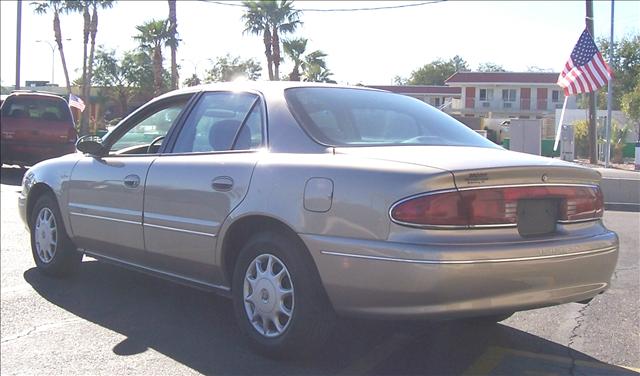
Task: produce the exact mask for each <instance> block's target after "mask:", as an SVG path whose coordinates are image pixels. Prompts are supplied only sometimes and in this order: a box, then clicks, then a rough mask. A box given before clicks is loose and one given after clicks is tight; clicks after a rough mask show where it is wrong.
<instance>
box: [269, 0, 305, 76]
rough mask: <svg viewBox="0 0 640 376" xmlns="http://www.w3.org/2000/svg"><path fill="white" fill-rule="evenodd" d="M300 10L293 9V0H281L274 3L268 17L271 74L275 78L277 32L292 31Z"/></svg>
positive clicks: (298, 19) (277, 51) (277, 68)
mask: <svg viewBox="0 0 640 376" xmlns="http://www.w3.org/2000/svg"><path fill="white" fill-rule="evenodd" d="M301 14H302V12H301V11H299V10H295V9H293V0H282V1H280V3H279V4H278V3H277V2H276V3H275V7H274V11H273V13H272V14H271V16H270V17H269V19H270V24H271V45H272V48H273V75H274V76H275V78H276V80H279V79H280V61H281V56H280V37H279V35H278V34H279V33H282V34H283V35H284V34H287V33H293V32H294V31H295V30H296V29H297V28H298V26H300V25H302V21H300V15H301Z"/></svg>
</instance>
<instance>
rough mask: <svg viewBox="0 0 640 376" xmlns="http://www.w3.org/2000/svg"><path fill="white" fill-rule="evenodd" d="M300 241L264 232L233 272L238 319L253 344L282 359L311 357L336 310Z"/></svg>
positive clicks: (244, 252)
mask: <svg viewBox="0 0 640 376" xmlns="http://www.w3.org/2000/svg"><path fill="white" fill-rule="evenodd" d="M303 252H307V250H306V248H305V247H304V245H303V244H301V242H300V241H298V240H296V239H291V238H290V237H287V236H285V235H283V234H280V233H276V232H261V233H258V234H256V235H254V236H252V237H251V238H250V239H249V240H248V241H247V243H246V244H245V245H244V246H243V248H242V250H241V251H240V254H239V256H238V260H237V261H236V265H235V269H234V273H233V285H232V286H233V292H232V294H233V301H234V310H235V315H236V320H237V322H238V325H239V327H240V329H241V330H242V332H243V334H244V335H245V336H246V337H247V338H248V340H249V342H250V344H251V345H252V347H254V348H255V349H256V350H258V351H259V352H261V353H263V354H265V355H267V356H271V357H277V358H292V357H300V356H308V355H310V354H313V353H314V352H315V351H316V350H317V349H319V348H320V347H321V346H322V345H323V344H324V342H325V341H326V340H327V338H328V336H329V334H330V332H331V329H332V327H333V326H334V323H335V314H334V312H333V309H332V308H331V306H330V303H329V301H328V299H327V297H326V294H325V292H324V290H323V288H322V286H321V283H320V281H319V277H317V271H316V270H315V266H314V265H309V264H311V263H312V262H311V261H309V260H308V259H307V258H306V255H305V254H304V253H303Z"/></svg>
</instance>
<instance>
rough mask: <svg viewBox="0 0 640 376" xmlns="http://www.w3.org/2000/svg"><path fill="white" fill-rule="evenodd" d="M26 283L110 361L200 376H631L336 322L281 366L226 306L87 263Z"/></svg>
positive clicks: (566, 352)
mask: <svg viewBox="0 0 640 376" xmlns="http://www.w3.org/2000/svg"><path fill="white" fill-rule="evenodd" d="M24 278H25V280H26V281H27V282H28V283H29V284H30V285H31V286H32V287H33V288H34V289H35V291H36V292H37V293H38V294H40V295H41V296H42V297H43V298H45V299H46V300H47V301H49V302H51V303H53V304H55V305H57V306H59V307H61V308H63V309H65V310H67V311H69V312H71V313H73V314H75V315H77V316H79V317H81V318H83V319H85V320H88V321H90V322H93V323H95V324H97V325H100V326H102V327H104V328H107V329H109V330H111V331H114V332H117V333H120V334H122V335H123V336H125V337H126V339H125V340H123V341H122V342H120V343H119V344H117V345H116V346H115V347H114V348H113V349H111V351H113V353H115V354H117V355H121V356H128V355H133V354H138V353H142V352H144V351H146V350H147V349H153V350H155V351H158V352H160V353H162V354H164V355H165V356H167V357H170V358H172V359H173V360H175V361H177V362H179V363H181V364H183V365H185V366H187V367H189V368H191V369H193V370H196V371H198V372H200V373H203V374H212V373H216V374H297V375H305V374H314V375H317V374H439V375H440V374H462V373H481V374H525V373H532V371H533V372H534V373H550V372H556V371H560V373H565V372H572V371H574V370H575V369H576V367H582V369H580V372H582V373H589V372H588V370H589V368H588V367H592V368H593V367H595V369H598V370H600V371H602V370H607V374H612V375H618V374H627V372H628V373H629V374H631V372H630V371H627V370H625V369H623V368H619V367H614V366H610V365H608V364H606V363H602V362H599V361H598V360H596V359H594V358H591V357H589V356H587V355H585V354H583V353H580V352H577V351H575V350H572V349H569V348H567V347H565V346H562V345H559V344H557V343H554V342H550V341H547V340H545V339H543V338H540V337H537V336H534V335H531V334H529V333H526V332H523V331H520V330H517V329H514V328H511V327H509V326H506V325H500V324H494V325H476V324H470V323H465V322H453V321H452V322H433V323H394V322H389V321H362V320H357V321H356V320H341V321H340V323H339V324H338V327H337V329H336V330H335V332H334V334H333V335H332V336H331V339H330V341H329V343H328V344H327V345H326V346H325V347H324V351H322V352H320V353H318V354H313V356H310V357H308V358H306V359H304V360H289V361H278V360H273V359H269V358H266V357H263V356H260V355H258V354H256V353H254V352H252V351H251V350H250V349H249V348H248V345H247V344H246V342H245V341H244V340H243V338H242V337H241V334H240V331H239V329H238V328H237V327H236V324H235V319H234V314H233V307H232V304H231V303H230V301H229V300H227V299H226V298H223V297H218V296H216V295H213V294H211V293H207V292H204V291H200V290H196V289H192V288H190V287H186V286H182V285H178V284H174V283H171V282H168V281H165V280H162V279H158V278H155V277H151V276H147V275H144V274H141V273H136V272H132V271H129V270H126V269H123V268H119V267H116V266H112V265H109V264H105V263H101V262H97V261H92V260H91V259H89V260H87V259H85V262H84V263H83V265H82V268H81V270H80V272H79V273H78V274H77V275H75V276H74V277H72V278H69V279H54V278H50V277H46V276H44V275H42V274H41V273H39V272H38V271H37V270H36V269H35V268H32V269H29V270H27V271H26V272H25V273H24ZM96 351H108V350H107V349H96ZM496 359H499V360H500V361H496ZM523 359H524V360H523ZM547 363H548V364H547ZM541 366H542V367H544V368H540V367H541ZM585 367H587V368H585ZM597 373H599V374H601V373H602V372H597Z"/></svg>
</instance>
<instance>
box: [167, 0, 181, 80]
mask: <svg viewBox="0 0 640 376" xmlns="http://www.w3.org/2000/svg"><path fill="white" fill-rule="evenodd" d="M169 33H170V35H171V38H172V41H171V88H172V89H173V90H176V89H177V88H178V81H179V77H178V63H177V50H178V37H177V34H178V20H177V16H176V0H169Z"/></svg>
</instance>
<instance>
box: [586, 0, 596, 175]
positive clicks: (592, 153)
mask: <svg viewBox="0 0 640 376" xmlns="http://www.w3.org/2000/svg"><path fill="white" fill-rule="evenodd" d="M586 2H587V4H586V5H587V17H586V19H585V21H586V24H587V30H588V31H589V34H591V37H593V0H586ZM597 94H598V92H597V91H594V92H591V93H588V94H587V98H588V99H589V163H591V164H597V163H598V147H597V143H596V137H597V135H596V95H597Z"/></svg>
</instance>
